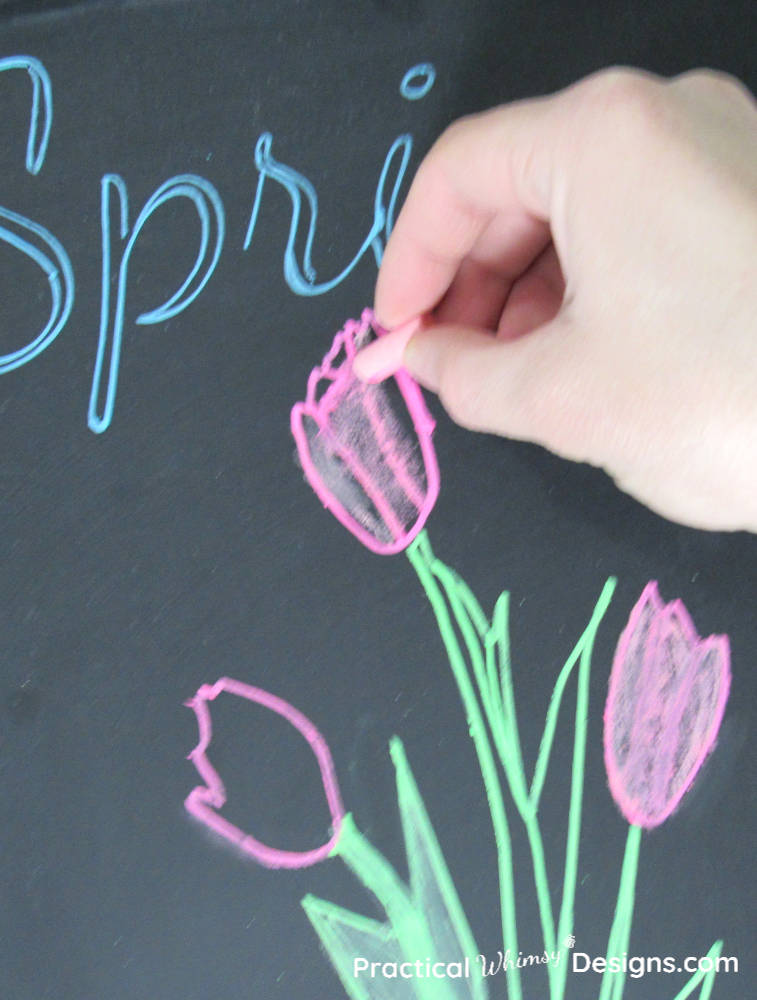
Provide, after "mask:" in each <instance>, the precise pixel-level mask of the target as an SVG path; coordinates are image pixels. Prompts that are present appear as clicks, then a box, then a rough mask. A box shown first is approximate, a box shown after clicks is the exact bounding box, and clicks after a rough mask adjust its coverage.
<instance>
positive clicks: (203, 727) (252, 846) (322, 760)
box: [184, 677, 345, 868]
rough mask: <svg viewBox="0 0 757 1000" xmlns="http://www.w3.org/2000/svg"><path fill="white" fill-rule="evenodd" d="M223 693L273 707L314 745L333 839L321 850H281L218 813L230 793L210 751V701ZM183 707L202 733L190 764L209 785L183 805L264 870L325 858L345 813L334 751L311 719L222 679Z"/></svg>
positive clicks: (267, 696) (275, 699)
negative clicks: (249, 856)
mask: <svg viewBox="0 0 757 1000" xmlns="http://www.w3.org/2000/svg"><path fill="white" fill-rule="evenodd" d="M224 691H226V692H228V693H229V694H232V695H236V696H238V697H240V698H246V699H247V700H248V701H251V702H254V703H255V704H258V705H262V706H263V708H267V709H270V711H272V712H274V713H276V714H277V715H280V716H281V717H282V718H284V719H286V720H287V722H289V723H291V725H292V726H294V728H295V729H296V730H297V731H298V732H299V733H300V734H301V735H302V736H304V738H305V740H306V741H307V742H308V744H309V745H310V748H311V750H312V751H313V754H314V755H315V759H316V761H317V763H318V768H319V770H320V773H321V780H322V781H323V790H324V792H325V793H326V802H327V804H328V807H329V812H330V814H331V820H332V830H333V832H332V835H331V837H330V838H329V840H328V841H327V842H326V843H325V844H323V845H322V846H321V847H317V848H314V849H313V850H310V851H283V850H280V849H278V848H275V847H269V846H268V845H267V844H263V843H262V842H261V841H259V840H257V839H256V838H255V837H253V836H252V834H249V833H245V832H244V831H243V830H241V829H240V828H239V827H238V826H235V825H234V824H233V823H230V822H229V821H228V820H227V819H224V817H223V816H221V815H220V814H219V813H218V812H216V810H217V809H220V808H221V807H222V806H223V805H224V804H225V802H226V789H225V787H224V784H223V781H222V780H221V777H220V775H219V774H218V772H217V771H216V769H215V768H214V767H213V765H212V764H211V763H210V760H209V759H208V756H207V753H206V751H207V749H208V746H209V744H210V741H211V737H212V734H213V725H212V721H211V717H210V711H209V709H208V702H210V701H214V700H215V699H216V698H217V697H218V695H219V694H221V693H222V692H224ZM184 704H185V705H186V706H187V707H188V708H191V709H192V710H193V711H194V713H195V716H196V717H197V725H198V729H199V740H198V743H197V746H196V747H195V748H194V749H193V750H192V751H191V753H189V755H188V757H187V760H191V761H192V763H193V764H194V766H195V768H196V769H197V772H198V773H199V775H200V777H201V778H202V780H203V781H204V782H205V784H204V785H197V786H196V787H195V788H193V789H192V791H191V792H190V793H189V795H188V796H187V798H186V799H185V801H184V805H185V807H186V809H187V811H188V812H190V813H191V814H192V815H193V816H194V817H195V818H196V819H198V820H200V822H201V823H204V825H205V826H207V827H209V828H210V829H211V830H213V831H214V832H215V833H218V834H220V835H221V836H222V837H225V838H226V840H229V841H231V843H233V844H235V845H236V846H237V847H239V848H240V849H241V850H243V851H245V852H246V853H247V854H249V855H251V856H252V857H253V858H254V859H255V860H256V861H258V862H259V863H260V864H261V865H264V866H265V867H266V868H308V867H310V866H311V865H315V864H317V863H318V862H319V861H323V860H324V858H327V857H328V856H329V854H330V853H331V852H332V851H333V849H334V847H335V846H336V844H337V843H338V841H339V835H340V832H341V827H342V820H343V819H344V814H345V813H344V806H343V805H342V797H341V794H340V792H339V785H338V783H337V779H336V773H335V771H334V762H333V760H332V757H331V751H330V750H329V748H328V745H327V743H326V741H325V740H324V738H323V736H321V734H320V732H319V731H318V729H317V728H316V727H315V725H313V723H312V722H311V721H310V719H308V718H307V716H305V715H303V714H302V712H300V711H299V710H298V709H296V708H295V707H294V706H293V705H291V704H290V703H289V702H288V701H284V699H283V698H279V697H277V696H276V695H274V694H271V693H270V692H269V691H264V690H263V689H262V688H258V687H253V686H252V685H250V684H245V683H243V682H242V681H237V680H233V679H232V678H230V677H221V678H220V679H219V680H217V681H216V682H215V684H212V685H211V684H203V685H202V686H201V687H200V688H199V689H198V691H197V694H196V695H195V696H194V697H193V698H190V699H189V700H188V701H186V702H185V703H184Z"/></svg>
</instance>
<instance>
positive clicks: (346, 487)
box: [291, 309, 439, 555]
mask: <svg viewBox="0 0 757 1000" xmlns="http://www.w3.org/2000/svg"><path fill="white" fill-rule="evenodd" d="M372 323H373V315H372V313H371V311H370V310H368V309H366V310H365V311H364V312H363V315H362V316H361V318H360V320H359V321H357V320H348V321H347V323H346V324H345V326H344V328H343V329H342V330H340V331H339V333H338V334H337V335H336V337H335V339H334V343H333V344H332V346H331V349H330V350H329V352H328V353H327V354H326V356H325V358H324V359H323V361H322V363H321V364H320V365H319V366H318V367H317V368H314V369H313V371H312V372H311V373H310V377H309V378H308V384H307V395H306V399H305V401H304V402H300V403H296V404H295V406H294V407H293V409H292V418H291V426H292V434H293V435H294V439H295V442H296V444H297V452H298V454H299V457H300V461H301V463H302V468H303V470H304V472H305V476H306V477H307V480H308V482H309V483H310V485H311V486H312V487H313V489H314V490H315V492H316V493H317V495H318V497H319V498H320V500H321V501H322V503H323V504H324V506H325V507H327V508H328V509H329V510H330V511H331V512H332V513H333V514H334V516H335V517H336V518H337V520H338V521H340V522H341V523H342V524H343V525H344V526H345V527H346V528H349V530H350V531H351V532H352V534H353V535H355V537H356V538H358V539H359V540H360V541H361V542H362V543H363V544H364V545H365V546H366V547H367V548H369V549H371V550H372V551H373V552H378V553H381V554H384V555H388V554H391V553H395V552H400V551H402V550H403V549H405V548H407V546H408V545H409V544H410V542H411V541H412V540H413V538H415V536H416V535H417V534H418V532H419V531H420V530H421V528H422V527H423V525H424V523H425V521H426V519H427V517H428V515H429V514H430V512H431V509H432V507H433V506H434V503H435V501H436V498H437V496H438V494H439V469H438V466H437V462H436V454H435V452H434V448H433V445H432V443H431V434H432V431H433V429H434V421H433V419H432V417H431V415H430V414H429V412H428V410H427V409H426V405H425V403H424V401H423V395H422V393H421V390H420V389H419V387H418V385H417V384H416V383H415V382H414V381H413V379H412V378H411V377H410V375H409V374H408V373H407V372H406V371H405V370H404V369H400V370H399V371H397V372H396V373H395V374H394V375H393V376H392V377H391V378H389V379H387V380H386V381H385V382H383V383H381V384H379V385H369V384H367V383H365V382H362V381H360V379H358V378H357V376H356V375H355V374H354V372H353V370H352V365H353V361H354V358H355V355H356V353H357V352H358V350H359V349H360V348H361V347H363V346H365V344H367V342H368V340H369V337H370V334H371V329H372ZM374 328H375V329H376V331H377V333H378V335H379V336H380V335H381V334H382V333H383V332H384V331H382V330H380V329H379V328H378V327H376V326H375V324H374ZM394 390H397V391H398V393H399V396H398V398H399V400H400V404H399V405H396V404H395V403H393V398H392V394H393V392H394ZM400 407H401V408H402V409H406V410H407V414H408V415H409V418H410V420H409V421H406V422H408V423H412V427H413V430H412V431H411V430H410V429H409V428H406V427H405V426H404V425H403V421H402V419H401V417H402V414H401V412H400Z"/></svg>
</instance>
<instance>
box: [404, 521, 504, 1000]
mask: <svg viewBox="0 0 757 1000" xmlns="http://www.w3.org/2000/svg"><path fill="white" fill-rule="evenodd" d="M407 554H408V558H409V559H410V562H411V564H412V566H413V569H414V570H415V572H416V573H417V575H418V579H419V580H420V582H421V586H422V587H423V589H424V591H425V592H426V595H427V597H428V599H429V602H430V604H431V607H432V609H433V612H434V615H435V616H436V622H437V625H438V627H439V632H440V634H441V637H442V641H443V642H444V646H445V649H446V651H447V656H448V658H449V662H450V666H451V668H452V673H453V675H454V678H455V681H456V683H457V687H458V691H459V692H460V697H461V699H462V702H463V707H464V709H465V715H466V719H467V721H468V730H469V732H470V735H471V739H472V740H473V745H474V747H475V750H476V755H477V757H478V763H479V767H480V769H481V776H482V778H483V781H484V788H485V791H486V798H487V801H488V803H489V812H490V814H491V818H492V825H493V827H494V841H495V846H496V850H497V867H498V873H499V888H500V911H501V920H502V939H503V943H504V946H505V948H506V949H507V948H509V949H510V951H511V953H512V954H513V955H517V954H518V934H517V927H516V917H515V888H514V884H513V860H512V846H511V841H510V828H509V826H508V821H507V813H506V811H505V801H504V796H503V794H502V788H501V786H500V783H499V777H498V775H497V766H496V762H495V759H494V755H493V753H492V749H491V745H490V743H489V738H488V735H487V730H486V724H485V722H484V719H483V716H482V714H481V708H480V706H479V703H478V699H477V698H476V692H475V690H474V688H473V684H472V683H471V679H470V676H469V674H468V669H467V667H466V664H465V658H464V656H463V653H462V650H461V649H460V644H459V643H458V640H457V636H456V634H455V629H454V625H453V623H452V619H451V617H450V613H449V610H448V608H447V604H446V602H445V600H444V594H443V593H442V591H441V589H440V588H439V585H438V583H437V580H436V578H435V576H434V572H433V570H432V566H433V565H434V554H433V552H432V550H431V546H430V544H429V541H428V536H427V535H426V532H425V531H422V532H421V533H420V534H419V535H418V537H417V538H416V539H415V541H414V542H413V543H412V544H411V545H410V547H409V548H408V549H407ZM506 982H507V995H508V997H509V998H510V1000H522V997H523V991H522V987H521V979H520V969H518V968H517V967H515V968H513V969H511V970H509V972H508V974H507V979H506Z"/></svg>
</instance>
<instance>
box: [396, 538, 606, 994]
mask: <svg viewBox="0 0 757 1000" xmlns="http://www.w3.org/2000/svg"><path fill="white" fill-rule="evenodd" d="M407 551H408V557H409V559H410V562H411V564H412V566H413V568H414V570H415V572H416V574H417V575H418V578H419V580H420V583H421V586H422V587H423V589H424V591H425V593H426V595H427V597H428V599H429V602H430V603H431V606H432V609H433V611H434V614H435V616H436V620H437V625H438V627H439V631H440V633H441V636H442V641H443V643H444V646H445V649H446V651H447V655H448V658H449V661H450V665H451V667H452V672H453V675H454V677H455V681H456V682H457V686H458V690H459V691H460V695H461V698H462V701H463V706H464V708H465V712H466V717H467V720H468V725H469V730H470V733H471V737H472V739H473V742H474V746H475V748H476V752H477V755H478V759H479V765H480V767H481V772H482V776H483V779H484V787H485V790H486V795H487V800H488V802H489V808H490V811H491V815H492V824H493V826H494V835H495V843H496V847H497V854H498V862H499V874H500V903H501V910H502V926H503V940H504V943H505V946H506V947H510V948H511V949H512V950H513V952H514V953H515V952H516V951H517V936H516V916H515V903H514V887H513V869H512V851H511V844H510V833H509V826H508V823H507V815H506V812H505V805H504V797H503V794H502V789H501V785H500V782H499V776H498V772H497V768H496V762H495V761H494V758H493V752H492V748H491V743H490V740H489V733H491V740H492V742H493V745H494V748H495V749H496V752H497V756H498V757H499V760H500V763H501V765H502V768H503V770H504V772H505V776H506V778H507V783H508V786H509V789H510V793H511V795H512V797H513V801H514V803H515V806H516V808H517V810H518V812H519V814H520V816H521V819H522V820H523V823H524V826H525V829H526V834H527V837H528V843H529V850H530V854H531V862H532V868H533V875H534V884H535V887H536V895H537V903H538V910H539V919H540V923H541V927H542V936H543V939H544V948H545V951H547V952H549V953H552V952H554V951H555V950H556V948H557V943H558V942H559V941H563V940H564V939H565V938H566V937H567V936H568V935H569V934H570V933H571V932H572V929H573V913H574V903H575V892H576V881H577V875H578V847H579V841H580V834H581V811H582V803H583V784H584V769H585V759H586V732H587V722H588V703H589V675H590V669H591V655H592V651H593V647H594V640H595V637H596V633H597V630H598V628H599V625H600V623H601V621H602V618H603V617H604V614H605V612H606V610H607V607H608V605H609V603H610V600H611V599H612V595H613V592H614V589H615V585H616V581H615V580H614V579H610V580H608V581H607V583H606V584H605V586H604V588H603V590H602V593H601V594H600V597H599V599H598V601H597V604H596V606H595V608H594V612H593V614H592V617H591V619H590V621H589V624H588V625H587V627H586V629H585V630H584V632H583V634H582V635H581V637H580V639H579V640H578V642H577V643H576V645H575V647H574V649H573V651H572V652H571V654H570V656H569V658H568V660H567V661H566V663H565V665H564V667H563V668H562V670H561V671H560V674H559V676H558V678H557V682H556V684H555V688H554V690H553V693H552V697H551V699H550V704H549V708H548V711H547V716H546V720H545V726H544V732H543V735H542V739H541V742H540V745H539V753H538V756H537V761H536V767H535V769H534V776H533V780H532V782H531V785H530V788H529V785H528V783H527V780H526V774H525V767H524V764H523V754H522V750H521V744H520V735H519V731H518V722H517V715H516V709H515V694H514V689H513V683H512V670H511V663H510V647H509V627H508V609H509V598H508V595H507V593H503V594H501V595H500V597H499V599H498V600H497V602H496V605H495V608H494V614H493V617H492V622H491V624H490V622H489V620H488V618H487V617H486V615H485V613H484V612H483V610H482V609H481V606H480V604H479V603H478V601H477V599H476V597H475V595H474V594H473V592H472V591H471V590H470V588H469V587H468V586H467V584H466V583H465V581H464V580H462V578H461V577H460V576H458V574H457V573H455V572H454V571H453V570H452V569H450V568H449V567H448V566H446V565H445V564H444V563H443V562H442V561H441V560H439V559H437V558H436V557H435V556H434V553H433V551H432V548H431V545H430V542H429V540H428V536H427V534H426V532H425V531H423V532H421V533H420V534H419V536H418V538H417V539H416V540H415V541H414V542H413V544H412V545H411V546H410V547H409V549H408V550H407ZM455 625H456V626H457V630H456V629H455ZM458 634H459V636H460V638H461V639H462V646H461V642H460V638H458ZM463 647H464V650H465V653H464V652H463ZM465 654H467V662H468V663H470V671H469V669H468V666H467V663H466V655H465ZM576 664H578V682H577V693H576V716H575V735H574V743H573V762H572V769H571V791H570V805H569V815H568V832H567V839H566V850H565V871H564V876H563V891H562V900H561V906H560V914H559V921H558V926H557V933H556V932H555V920H554V914H553V910H552V902H551V897H550V890H549V878H548V873H547V865H546V859H545V855H544V844H543V839H542V835H541V830H540V827H539V821H538V816H537V813H538V808H539V801H540V798H541V793H542V790H543V787H544V782H545V780H546V774H547V766H548V763H549V757H550V754H551V749H552V743H553V740H554V735H555V729H556V726H557V717H558V713H559V710H560V705H561V703H562V697H563V694H564V692H565V688H566V685H567V683H568V680H569V678H570V677H571V675H572V673H573V671H574V668H575V667H576ZM471 674H472V677H473V680H474V681H475V685H476V687H475V688H474V685H473V683H472V682H471ZM476 688H477V689H478V697H477V696H476ZM479 698H480V704H479ZM482 709H483V712H482ZM487 722H488V726H489V728H488V729H487V726H486V723H487ZM503 879H504V883H503ZM513 971H514V972H518V970H517V969H515V970H513ZM547 975H548V978H549V991H550V997H551V998H552V1000H562V998H563V997H564V994H565V984H566V977H567V962H563V963H560V964H559V965H558V966H554V965H552V964H551V963H550V964H548V965H547ZM515 990H517V992H513V994H512V995H513V998H516V997H519V996H520V995H521V994H520V990H521V984H520V979H519V976H518V981H517V985H516V986H515Z"/></svg>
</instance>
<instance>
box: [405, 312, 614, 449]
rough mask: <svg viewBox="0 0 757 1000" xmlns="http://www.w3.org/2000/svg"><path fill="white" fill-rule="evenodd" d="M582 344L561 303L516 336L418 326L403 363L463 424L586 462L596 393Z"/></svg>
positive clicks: (593, 432) (593, 429) (593, 428)
mask: <svg viewBox="0 0 757 1000" xmlns="http://www.w3.org/2000/svg"><path fill="white" fill-rule="evenodd" d="M584 345H585V341H584V338H580V337H578V336H577V331H576V330H575V328H574V326H573V323H572V320H571V317H570V314H569V311H568V309H567V308H565V307H564V308H563V309H562V310H561V311H560V312H559V313H558V314H557V316H555V318H554V319H553V320H551V321H550V322H548V323H545V324H544V325H543V326H541V327H538V328H537V329H535V330H533V331H532V332H530V333H528V334H525V335H524V336H522V337H519V338H517V339H515V340H499V339H497V338H496V337H494V336H493V335H492V334H488V333H485V332H482V331H480V330H475V329H471V328H469V327H461V326H452V325H449V326H436V327H430V328H427V329H421V330H420V331H419V332H417V333H415V334H414V335H413V336H412V337H411V338H410V340H409V341H408V343H407V345H406V346H405V349H404V353H403V364H404V366H405V368H406V369H407V370H408V371H409V372H410V374H411V375H412V376H413V377H414V378H415V379H416V380H417V381H418V382H420V383H421V385H423V386H424V387H425V388H427V389H430V390H431V391H432V392H435V393H437V394H438V395H439V398H440V399H441V402H442V404H443V405H444V408H445V409H446V410H447V412H448V413H449V415H450V416H451V417H452V419H453V420H454V421H455V422H456V423H458V424H461V425H462V426H463V427H467V428H469V429H470V430H476V431H488V432H491V433H495V434H502V435H505V436H507V437H511V438H516V439H518V440H521V441H531V442H533V443H536V444H540V445H543V446H544V447H546V448H548V449H549V450H550V451H554V452H556V453H557V454H559V455H562V456H563V457H565V458H572V459H574V460H580V461H586V460H589V461H591V460H592V454H593V452H594V448H593V445H594V442H595V437H596V432H597V421H596V420H595V419H594V415H595V413H596V399H597V394H596V393H595V392H593V391H592V390H593V388H594V387H593V386H592V385H591V384H590V383H593V382H594V381H595V380H594V378H593V376H592V375H591V372H592V371H593V368H592V366H591V365H590V364H589V363H588V362H587V363H585V364H583V363H582V362H581V356H582V354H583V353H584V351H583V348H584Z"/></svg>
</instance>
